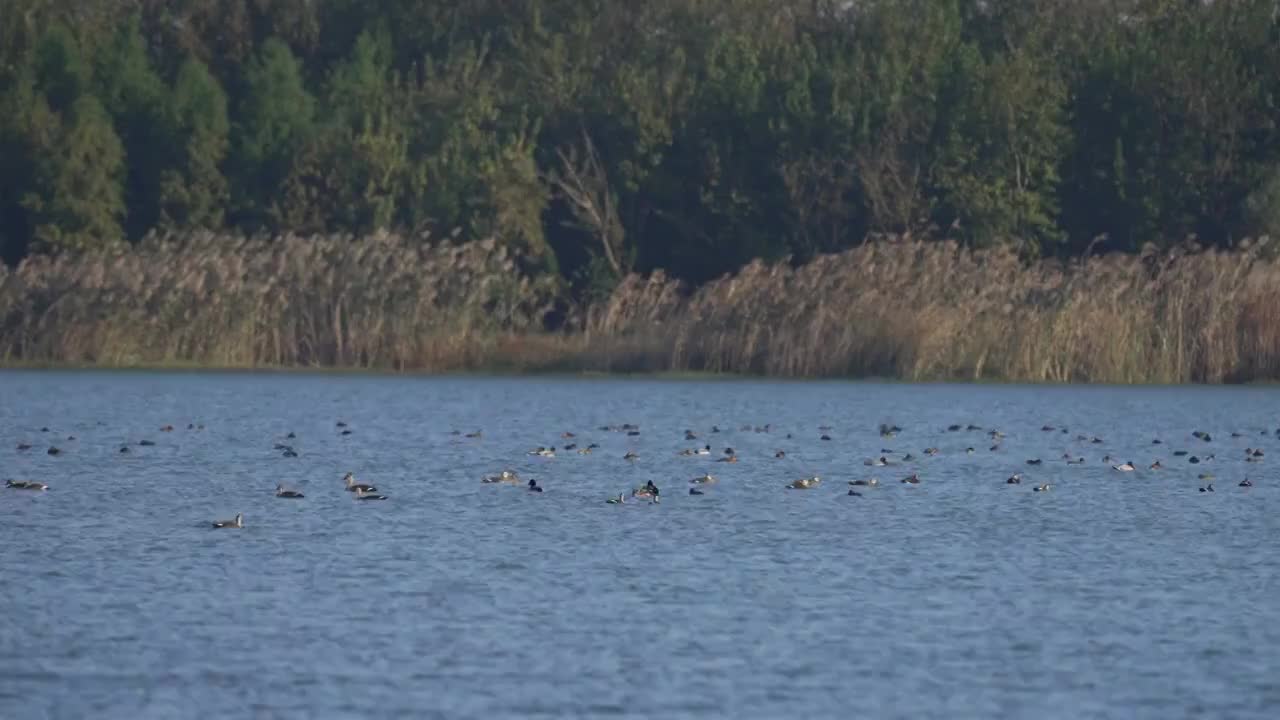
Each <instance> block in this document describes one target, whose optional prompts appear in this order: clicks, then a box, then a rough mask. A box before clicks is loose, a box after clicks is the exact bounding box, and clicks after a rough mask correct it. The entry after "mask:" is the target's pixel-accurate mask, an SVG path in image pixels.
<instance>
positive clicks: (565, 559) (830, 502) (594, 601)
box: [0, 372, 1280, 720]
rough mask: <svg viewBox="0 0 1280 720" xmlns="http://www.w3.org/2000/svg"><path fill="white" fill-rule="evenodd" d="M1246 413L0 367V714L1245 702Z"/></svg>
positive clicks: (1123, 398) (948, 390)
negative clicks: (879, 462) (1015, 481)
mask: <svg viewBox="0 0 1280 720" xmlns="http://www.w3.org/2000/svg"><path fill="white" fill-rule="evenodd" d="M339 421H342V422H346V423H348V428H349V429H350V430H351V434H350V435H341V434H340V430H339V428H338V427H337V425H336V423H337V422H339ZM882 422H885V423H892V424H897V425H900V426H901V427H902V428H903V430H902V432H901V433H900V434H899V435H898V436H897V437H893V438H881V437H880V435H879V433H878V431H877V428H878V426H879V424H880V423H882ZM189 423H192V424H200V425H203V426H204V429H203V430H199V429H193V430H188V429H187V426H188V424H189ZM622 423H634V424H636V425H639V426H640V428H641V434H640V435H638V436H628V435H626V434H625V433H620V432H607V431H602V430H600V429H599V427H600V426H603V425H619V424H622ZM765 423H770V424H771V429H770V430H771V431H770V432H767V433H766V432H754V431H743V430H741V429H740V428H741V426H742V425H744V424H751V425H753V426H754V425H764V424H765ZM953 423H958V424H964V425H968V424H969V423H973V424H976V425H979V426H982V427H983V428H984V429H987V428H998V429H1000V430H1001V431H1003V432H1004V433H1005V434H1006V438H1005V439H1004V440H1003V442H1002V443H1000V444H999V445H998V447H997V449H995V450H992V449H990V448H991V447H992V440H991V438H989V437H988V436H987V435H986V434H985V432H982V431H966V430H962V431H959V432H950V431H948V430H947V429H946V428H947V427H948V426H949V425H951V424H953ZM1046 423H1048V424H1051V425H1053V426H1055V427H1066V428H1069V432H1067V433H1065V434H1064V433H1062V432H1061V431H1059V430H1055V431H1053V432H1045V431H1042V430H1041V426H1042V425H1044V424H1046ZM167 424H172V425H174V426H175V427H176V429H175V430H174V431H173V432H160V430H159V429H160V428H161V426H163V425H167ZM714 425H718V426H719V427H720V428H721V430H722V432H720V433H711V432H710V430H711V429H712V426H714ZM820 426H830V427H831V429H830V430H827V431H825V432H826V433H827V434H828V435H829V436H830V437H831V440H830V441H823V440H820V439H819V437H820V435H821V434H822V433H823V432H824V431H822V430H819V427H820ZM43 427H47V428H49V431H48V432H42V431H41V428H43ZM1278 427H1280V391H1277V390H1276V389H1271V388H1158V387H1153V388H1104V387H1087V388H1083V387H1003V386H964V385H900V384H867V383H836V382H832V383H827V382H821V383H819V382H813V383H799V382H763V381H761V382H756V381H707V382H696V381H658V380H606V379H483V378H482V379H473V378H434V379H432V378H397V377H363V376H324V375H305V374H298V375H273V374H194V373H191V374H187V373H173V374H151V373H69V372H49V373H40V372H5V373H0V457H3V458H4V463H3V465H2V466H0V478H15V479H21V480H28V479H29V480H38V481H42V482H46V483H48V484H49V486H50V489H49V490H48V491H47V492H43V493H41V492H31V491H21V490H13V489H0V545H2V548H3V550H2V552H0V611H2V614H0V717H3V718H15V719H17V718H22V719H28V718H86V717H94V718H107V717H121V718H177V717H194V716H200V717H204V718H210V717H228V718H232V717H234V718H244V717H263V718H268V717H270V718H277V717H300V718H309V717H317V718H318V717H326V718H329V717H378V718H383V717H385V718H392V717H406V718H407V717H413V718H419V717H439V718H469V717H474V718H502V717H548V718H550V717H591V718H597V717H646V718H711V717H733V718H747V717H760V718H819V717H824V718H825V717H832V718H847V717H883V718H997V717H1027V718H1161V719H1162V720H1163V719H1168V718H1182V717H1212V718H1227V717H1230V718H1273V717H1277V716H1278V715H1280V584H1278V582H1277V578H1278V576H1280V553H1277V552H1276V545H1277V542H1276V541H1277V538H1280V512H1278V511H1280V478H1277V477H1276V474H1275V473H1274V471H1273V470H1272V468H1273V466H1274V463H1280V438H1277V436H1276V435H1275V431H1276V429H1277V428H1278ZM686 428H690V429H693V430H694V431H696V432H697V433H699V435H700V437H699V439H698V440H697V441H686V440H685V438H684V430H685V429H686ZM455 430H457V431H461V432H463V433H466V432H470V431H473V430H483V437H482V438H480V439H469V438H466V437H464V436H461V435H454V434H451V432H452V431H455ZM1193 430H1204V431H1207V432H1209V433H1211V436H1212V440H1211V442H1204V441H1202V440H1199V439H1196V438H1193V437H1192V436H1191V432H1192V431H1193ZM564 431H573V432H575V433H577V437H576V438H575V439H574V440H572V441H571V440H565V439H562V438H561V433H562V432H564ZM1232 431H1237V432H1239V433H1241V436H1240V437H1231V433H1232ZM289 432H294V433H296V439H293V440H285V435H286V434H287V433H289ZM788 433H790V434H791V435H792V437H791V438H787V434H788ZM1264 433H1265V435H1264ZM1077 434H1083V435H1086V436H1087V437H1090V438H1092V437H1093V436H1095V435H1096V436H1099V437H1100V438H1101V439H1102V440H1103V441H1104V442H1102V443H1100V444H1094V443H1091V442H1082V441H1078V440H1076V435H1077ZM70 435H73V436H75V438H76V439H75V440H67V439H66V438H67V437H68V436H70ZM1153 438H1159V439H1161V440H1163V441H1164V444H1162V445H1153V444H1152V439H1153ZM141 440H150V441H154V442H155V445H154V446H146V447H144V446H139V445H138V442H139V441H141ZM20 442H25V443H30V444H31V445H32V446H33V447H32V449H30V450H27V451H18V450H16V449H15V447H16V446H17V444H18V443H20ZM277 442H287V443H289V444H291V445H292V446H293V447H294V448H296V450H297V451H298V454H299V457H297V458H284V457H282V455H281V452H280V451H278V450H274V449H273V446H274V444H275V443H277ZM567 442H576V443H577V444H579V445H580V446H585V445H586V444H588V443H591V442H595V443H598V444H599V445H600V447H599V449H597V450H596V451H595V452H594V453H593V454H591V455H589V456H579V455H577V454H575V453H563V452H561V453H559V456H558V457H556V458H554V459H548V458H541V457H533V456H529V455H527V454H526V452H527V451H528V450H530V449H531V448H534V447H536V446H540V445H557V446H559V445H562V444H564V443H567ZM704 443H709V444H710V445H711V446H712V448H713V450H714V453H715V454H714V455H712V456H710V457H680V456H678V455H677V451H679V450H680V449H682V448H686V447H697V446H701V445H702V444H704ZM126 444H128V445H130V446H131V452H130V453H128V454H121V453H119V452H118V451H119V448H120V447H121V446H122V445H126ZM50 445H56V446H57V447H59V448H60V449H61V450H63V453H62V454H60V455H58V456H56V457H54V456H50V455H48V454H46V450H47V448H48V447H49V446H50ZM726 446H730V447H732V448H734V449H735V450H736V452H737V455H738V456H739V458H740V462H738V463H736V464H729V463H719V462H714V459H715V458H716V457H717V456H719V455H720V454H721V453H722V451H723V449H724V448H725V447H726ZM931 446H936V447H937V448H938V449H939V452H938V454H937V455H935V456H925V455H923V454H922V452H921V451H923V450H924V449H925V448H927V447H931ZM971 446H972V447H974V449H975V452H974V453H973V454H967V453H966V452H965V450H966V448H968V447H971ZM1246 447H1255V448H1262V449H1263V450H1264V451H1265V452H1266V457H1265V458H1264V460H1265V461H1264V462H1262V463H1246V462H1244V457H1245V448H1246ZM882 448H883V449H887V450H892V451H895V453H896V454H895V455H892V456H890V457H891V459H893V458H901V457H902V455H903V454H904V453H907V452H910V453H912V454H914V455H915V456H916V458H918V460H916V461H912V462H909V463H906V464H904V465H903V466H899V467H877V468H871V467H866V466H864V465H863V459H864V458H868V457H872V456H879V455H881V454H884V453H882V452H881V449H882ZM1179 449H1185V450H1187V451H1188V452H1189V453H1191V454H1194V455H1197V456H1206V455H1208V454H1210V453H1212V454H1213V455H1215V456H1216V457H1215V458H1214V459H1213V460H1212V461H1208V462H1203V463H1201V464H1199V465H1192V464H1190V463H1189V462H1188V457H1189V456H1187V457H1175V456H1174V455H1173V452H1174V451H1175V450H1179ZM628 450H634V451H635V452H637V453H639V458H638V459H637V460H635V461H634V462H630V461H627V460H624V459H623V455H624V453H626V452H627V451H628ZM777 450H785V452H786V457H785V458H782V459H778V458H775V457H774V455H775V452H776V451H777ZM1064 452H1066V453H1071V454H1072V455H1078V456H1083V457H1085V458H1086V460H1087V462H1086V463H1085V464H1083V465H1068V464H1066V463H1065V462H1064V461H1063V460H1062V459H1061V456H1062V455H1063V453H1064ZM1108 454H1110V455H1113V456H1115V458H1114V462H1116V463H1118V462H1122V461H1126V460H1132V461H1133V462H1134V463H1135V464H1136V465H1138V466H1139V468H1140V469H1139V470H1138V471H1137V472H1133V473H1121V472H1117V471H1115V470H1113V469H1111V468H1110V467H1109V464H1110V463H1104V462H1103V461H1102V458H1103V457H1104V456H1105V455H1108ZM1033 458H1040V459H1042V460H1043V464H1042V465H1040V466H1029V465H1027V464H1026V462H1025V461H1026V460H1028V459H1033ZM1156 459H1161V460H1162V461H1163V463H1164V464H1165V465H1166V466H1167V467H1166V469H1164V470H1161V471H1151V470H1148V469H1147V466H1148V465H1149V464H1150V463H1151V462H1152V461H1154V460H1156ZM504 468H512V469H515V470H517V471H519V472H520V473H521V475H522V476H523V477H535V478H536V479H537V480H538V481H539V482H540V483H541V484H542V485H543V486H544V487H545V488H546V492H544V493H541V494H536V493H530V492H527V491H525V490H524V489H523V488H519V487H510V486H503V485H487V484H482V483H481V482H480V478H481V477H482V476H483V475H486V474H490V473H495V472H497V471H500V470H502V469H504ZM347 471H354V472H355V473H356V476H357V479H359V480H360V481H362V482H369V483H373V484H375V485H377V486H378V488H379V491H380V492H382V493H383V494H385V495H387V496H389V499H388V500H386V501H385V502H358V501H356V500H354V499H353V494H352V493H348V492H345V491H344V489H343V485H342V482H341V478H342V476H343V474H344V473H345V472H347ZM708 471H710V472H711V473H712V474H714V475H715V476H717V477H718V478H719V479H720V482H719V483H718V484H716V485H713V486H710V487H709V488H708V489H707V492H706V494H705V495H703V496H698V497H692V496H689V495H688V487H689V482H688V481H689V479H690V478H693V477H694V476H698V475H701V474H702V473H704V472H708ZM912 471H915V472H917V473H918V474H919V476H920V478H921V480H922V482H921V483H920V484H919V485H904V484H901V483H900V482H899V479H900V478H902V477H903V476H905V475H907V474H908V473H909V472H912ZM1014 472H1023V473H1024V474H1025V480H1024V481H1023V484H1021V485H1008V484H1006V483H1005V478H1006V477H1008V476H1009V475H1010V474H1011V473H1014ZM1202 472H1212V473H1214V474H1215V475H1216V476H1217V479H1216V480H1215V481H1214V484H1215V490H1216V492H1214V493H1200V492H1198V488H1199V487H1200V486H1201V485H1202V481H1201V480H1199V479H1198V475H1199V474H1200V473H1202ZM814 474H817V475H819V476H821V477H822V478H823V479H824V482H823V483H822V484H821V485H820V486H818V487H817V488H814V489H810V490H788V489H785V488H784V486H785V485H786V483H788V482H789V481H791V480H794V479H796V478H800V477H803V476H807V475H814ZM872 476H874V477H878V478H879V479H880V480H881V481H882V482H883V485H882V486H881V487H879V488H872V489H867V488H861V489H862V490H864V491H865V492H864V493H863V495H862V496H861V497H850V496H848V495H847V494H846V492H847V490H848V489H849V485H848V484H847V481H849V480H852V479H855V478H867V477H872ZM1246 476H1248V477H1250V478H1252V479H1253V480H1254V481H1255V483H1256V484H1255V486H1254V487H1252V488H1240V487H1237V483H1238V482H1239V481H1240V480H1241V479H1243V478H1244V477H1246ZM647 480H653V481H654V482H656V483H657V484H658V485H659V487H660V488H661V491H662V493H661V498H662V502H661V504H659V505H653V504H649V503H645V502H640V501H635V502H633V501H632V500H631V499H630V498H628V502H627V503H625V504H623V505H621V506H619V505H607V504H606V503H605V499H606V498H607V497H609V496H610V495H616V494H618V493H621V492H629V491H630V489H631V488H633V487H636V486H638V485H641V484H643V483H644V482H645V481H647ZM278 482H282V483H285V484H286V485H290V486H296V487H297V488H299V489H301V490H302V491H304V492H305V493H306V498H305V499H303V500H284V499H277V498H276V497H274V496H273V491H274V488H275V486H276V484H277V483H278ZM1041 482H1049V483H1052V489H1051V490H1050V491H1049V492H1033V491H1032V486H1033V485H1035V484H1038V483H1041ZM237 512H243V513H244V522H245V527H244V528H243V529H240V530H214V529H212V528H211V527H210V521H212V520H215V519H221V518H229V517H231V516H233V515H235V513H237Z"/></svg>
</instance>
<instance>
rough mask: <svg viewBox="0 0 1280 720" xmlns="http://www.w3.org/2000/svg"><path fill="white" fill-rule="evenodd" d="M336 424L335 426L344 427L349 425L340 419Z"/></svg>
mask: <svg viewBox="0 0 1280 720" xmlns="http://www.w3.org/2000/svg"><path fill="white" fill-rule="evenodd" d="M334 426H335V427H340V428H344V427H346V426H347V424H346V423H345V422H343V421H341V420H339V421H338V422H336V423H334Z"/></svg>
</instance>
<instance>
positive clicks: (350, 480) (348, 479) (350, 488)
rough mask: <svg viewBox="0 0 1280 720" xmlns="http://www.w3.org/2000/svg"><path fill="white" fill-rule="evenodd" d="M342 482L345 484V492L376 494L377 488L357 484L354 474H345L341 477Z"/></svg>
mask: <svg viewBox="0 0 1280 720" xmlns="http://www.w3.org/2000/svg"><path fill="white" fill-rule="evenodd" d="M342 481H343V482H345V483H346V484H347V492H353V493H358V492H377V491H378V488H376V487H374V486H372V485H365V484H364V483H357V482H356V476H355V473H347V474H346V475H344V476H343V477H342Z"/></svg>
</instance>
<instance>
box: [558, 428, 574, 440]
mask: <svg viewBox="0 0 1280 720" xmlns="http://www.w3.org/2000/svg"><path fill="white" fill-rule="evenodd" d="M560 437H562V438H564V439H565V440H571V439H573V438H576V437H578V436H577V435H574V434H573V433H571V432H569V431H568V430H566V431H564V432H562V433H560Z"/></svg>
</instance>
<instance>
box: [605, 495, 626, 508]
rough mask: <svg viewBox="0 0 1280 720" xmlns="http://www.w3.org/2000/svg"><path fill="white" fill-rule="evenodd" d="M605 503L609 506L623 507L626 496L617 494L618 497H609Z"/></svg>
mask: <svg viewBox="0 0 1280 720" xmlns="http://www.w3.org/2000/svg"><path fill="white" fill-rule="evenodd" d="M605 502H606V503H608V504H610V505H625V504H626V502H627V496H626V495H625V494H623V493H618V497H611V498H609V499H608V500H605Z"/></svg>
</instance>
